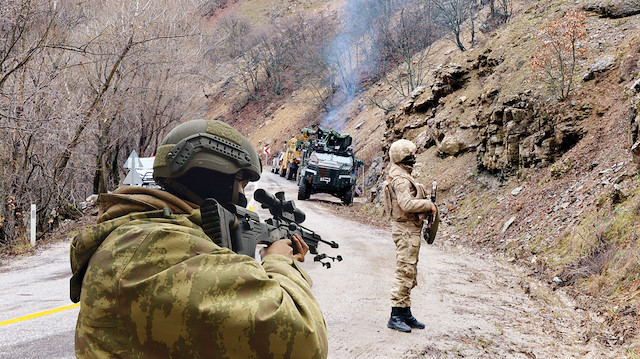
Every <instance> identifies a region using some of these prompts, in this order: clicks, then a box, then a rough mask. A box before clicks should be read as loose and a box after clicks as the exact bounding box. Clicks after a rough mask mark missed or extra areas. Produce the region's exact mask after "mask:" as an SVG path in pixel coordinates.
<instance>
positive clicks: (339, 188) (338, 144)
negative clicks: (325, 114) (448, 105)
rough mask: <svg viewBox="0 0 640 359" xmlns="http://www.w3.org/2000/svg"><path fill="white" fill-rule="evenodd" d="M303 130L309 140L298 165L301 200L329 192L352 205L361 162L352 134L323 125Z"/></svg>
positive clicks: (299, 195)
mask: <svg viewBox="0 0 640 359" xmlns="http://www.w3.org/2000/svg"><path fill="white" fill-rule="evenodd" d="M302 132H303V133H304V134H306V135H307V136H308V139H307V141H305V143H304V145H303V149H302V160H301V163H300V166H299V168H298V199H299V200H305V199H309V197H310V196H311V195H312V194H314V193H328V194H330V195H333V196H335V197H338V198H340V199H341V200H342V202H343V203H344V204H347V205H349V204H351V202H353V195H354V191H355V189H356V188H355V186H356V173H357V169H358V167H359V166H360V165H362V161H361V160H358V159H356V158H355V156H354V154H353V147H351V142H352V138H351V136H349V135H347V134H340V133H338V132H336V131H334V130H326V129H323V128H321V127H318V129H317V130H311V129H303V130H302Z"/></svg>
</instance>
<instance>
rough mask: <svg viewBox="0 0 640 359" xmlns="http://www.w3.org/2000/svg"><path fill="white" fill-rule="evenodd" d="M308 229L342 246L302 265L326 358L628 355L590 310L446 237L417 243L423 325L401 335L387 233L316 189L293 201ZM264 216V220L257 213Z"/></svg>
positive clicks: (272, 185)
mask: <svg viewBox="0 0 640 359" xmlns="http://www.w3.org/2000/svg"><path fill="white" fill-rule="evenodd" d="M259 186H260V187H263V188H266V189H267V190H269V191H272V192H274V191H276V190H278V189H280V190H284V191H285V193H286V195H287V198H290V199H295V198H296V197H295V196H296V192H295V191H296V189H297V187H296V186H295V183H294V182H291V181H286V180H285V179H283V178H280V177H279V176H277V175H273V174H270V173H266V174H265V175H264V176H263V179H262V180H261V182H260V183H259ZM296 203H297V205H298V207H299V208H301V209H302V210H304V211H305V212H307V213H308V214H311V215H308V216H307V217H308V219H307V221H306V222H305V223H304V225H305V226H306V227H308V228H310V229H313V230H315V231H316V232H318V233H319V234H321V235H322V236H323V238H327V239H331V240H335V241H336V242H338V243H339V244H340V248H338V249H331V248H328V247H327V246H323V245H320V247H319V249H320V250H325V251H326V253H327V254H329V255H332V256H334V255H336V254H340V255H341V256H342V257H343V258H344V260H343V261H342V262H337V263H334V264H333V266H332V268H331V269H325V268H323V267H322V266H321V265H319V264H318V263H313V262H310V260H311V258H309V256H308V258H309V260H308V261H307V262H305V263H304V265H305V268H306V269H307V270H308V271H309V273H310V274H311V276H312V278H313V281H314V287H313V291H314V294H315V296H316V298H317V299H318V301H319V302H320V305H321V307H322V309H323V312H324V315H325V319H326V322H327V327H328V331H329V349H330V355H329V357H330V358H335V359H338V358H492V359H493V358H526V359H532V358H537V359H542V358H626V357H627V356H626V355H625V349H624V348H623V347H622V346H616V347H607V346H605V345H603V344H602V343H601V341H600V340H601V339H602V338H605V337H606V334H604V333H601V332H599V331H598V330H599V327H600V325H599V323H598V318H597V316H596V315H594V313H586V312H584V311H580V310H576V309H574V307H575V306H574V305H573V303H572V301H571V300H569V299H568V298H567V297H565V296H563V295H562V294H561V293H558V292H552V291H550V290H549V289H548V288H547V287H546V286H544V285H541V284H539V283H537V282H535V281H533V280H532V279H530V278H527V276H526V274H525V273H524V272H523V271H521V270H519V269H517V268H516V267H514V266H512V265H510V264H509V263H505V262H501V261H499V260H496V259H495V258H493V257H492V256H490V255H488V254H483V253H469V252H468V251H467V250H465V248H464V247H462V246H457V245H456V243H455V241H454V240H452V239H450V238H447V235H446V232H447V228H446V227H441V232H440V234H439V235H440V237H439V238H438V240H437V242H436V243H435V244H434V245H427V244H426V243H424V242H423V245H422V248H421V251H420V261H419V264H418V266H419V278H418V283H419V284H418V286H417V287H416V288H415V289H414V290H413V292H412V301H413V304H412V311H413V313H414V315H415V316H416V317H417V318H419V319H420V320H422V321H423V322H424V323H425V324H426V326H427V328H426V329H424V330H415V329H414V330H413V331H412V332H411V333H408V334H405V333H400V332H397V331H393V330H390V329H387V327H386V322H387V320H388V318H389V314H390V310H391V308H390V300H389V291H390V288H391V280H392V278H393V270H394V265H395V252H394V251H395V248H394V244H393V242H392V241H391V234H390V232H389V231H387V230H381V229H377V228H373V227H370V226H367V225H363V224H360V223H357V222H353V221H350V220H348V219H345V218H341V217H337V216H335V215H334V214H333V213H334V212H335V208H336V206H339V205H340V204H339V200H338V199H337V198H335V199H334V198H332V197H330V196H327V195H313V196H312V197H311V199H310V200H309V201H296ZM261 218H266V216H263V215H261Z"/></svg>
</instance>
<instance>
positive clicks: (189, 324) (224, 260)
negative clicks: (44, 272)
mask: <svg viewBox="0 0 640 359" xmlns="http://www.w3.org/2000/svg"><path fill="white" fill-rule="evenodd" d="M100 206H101V211H100V214H99V217H98V224H97V225H96V226H95V227H93V228H91V229H88V230H85V231H84V232H82V233H81V234H79V235H78V236H77V237H75V238H74V239H73V242H72V244H71V268H72V271H73V277H72V278H71V299H72V300H73V301H74V302H78V301H80V302H81V307H80V314H79V315H78V322H77V324H76V356H77V357H79V358H113V357H122V358H326V356H327V329H326V325H325V322H324V318H323V315H322V312H321V311H320V308H319V306H318V303H317V302H316V300H315V299H314V297H313V295H312V294H311V290H310V288H311V280H310V279H309V277H308V275H307V274H306V273H305V272H304V271H303V270H302V269H301V268H300V267H299V266H298V264H297V262H296V261H294V260H292V259H290V258H287V257H284V256H280V255H269V256H266V257H265V258H263V263H262V265H260V263H258V262H257V261H256V260H254V259H253V258H251V257H248V256H243V255H237V254H235V253H234V252H232V251H231V250H229V249H227V248H222V247H219V246H218V245H216V244H214V243H213V242H212V241H211V240H210V239H209V238H208V237H207V236H206V235H205V234H204V232H203V231H202V229H201V228H200V225H201V218H200V210H199V209H197V208H195V207H196V206H194V205H192V204H190V203H188V202H184V201H182V200H180V199H178V198H177V197H174V196H172V195H171V194H169V193H167V192H164V191H160V190H152V189H144V188H139V187H121V188H119V189H117V190H116V191H115V192H114V193H113V194H109V195H103V196H101V199H100Z"/></svg>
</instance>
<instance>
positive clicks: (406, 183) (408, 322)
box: [385, 140, 436, 333]
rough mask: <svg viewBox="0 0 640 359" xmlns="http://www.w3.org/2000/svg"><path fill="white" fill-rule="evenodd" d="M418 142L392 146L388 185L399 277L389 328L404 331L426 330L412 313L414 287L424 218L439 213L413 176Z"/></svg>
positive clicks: (395, 286) (393, 294)
mask: <svg viewBox="0 0 640 359" xmlns="http://www.w3.org/2000/svg"><path fill="white" fill-rule="evenodd" d="M415 155H416V145H414V144H413V143H412V142H411V141H409V140H398V141H396V142H394V143H392V144H391V147H390V148H389V159H390V161H391V163H390V166H389V179H388V186H385V187H386V188H385V200H386V202H387V208H388V209H389V212H390V214H391V218H392V219H393V222H392V229H391V236H392V238H393V242H394V243H395V244H396V271H395V280H394V283H393V287H392V289H391V317H390V318H389V322H388V323H387V327H389V328H391V329H395V330H399V331H401V332H406V333H408V332H411V328H417V329H424V324H422V323H420V322H419V321H418V320H417V319H416V318H414V316H413V315H412V314H411V289H413V287H415V286H416V285H417V281H416V277H417V275H418V254H419V251H420V237H421V235H420V234H421V231H422V226H423V223H424V220H425V219H426V218H427V216H428V215H431V214H434V213H436V207H435V205H434V204H433V203H432V202H431V201H430V200H429V199H426V198H427V196H426V192H425V189H424V187H423V186H422V184H420V183H418V182H416V180H415V179H414V178H413V177H412V176H411V172H412V171H413V165H414V164H415V162H416V157H415Z"/></svg>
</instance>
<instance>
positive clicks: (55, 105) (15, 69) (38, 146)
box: [0, 0, 216, 244]
mask: <svg viewBox="0 0 640 359" xmlns="http://www.w3.org/2000/svg"><path fill="white" fill-rule="evenodd" d="M0 1H2V4H1V5H2V6H0V32H1V33H2V36H1V38H0V61H1V63H0V137H2V138H3V141H0V153H1V154H0V244H1V243H9V244H11V243H13V242H14V241H16V240H19V239H20V238H22V237H23V236H24V233H25V231H24V228H25V226H24V224H25V222H24V221H23V220H22V219H21V218H22V217H24V216H22V213H24V211H25V209H26V208H28V205H29V203H37V204H38V208H39V211H38V218H39V221H40V222H39V225H38V231H39V234H42V233H43V231H46V230H47V228H51V226H53V225H55V222H56V221H58V220H59V219H62V218H65V217H69V216H73V215H77V213H75V212H77V210H75V209H74V208H75V206H74V203H75V202H77V201H79V200H82V199H84V197H85V196H86V194H88V193H91V192H93V191H92V190H93V188H92V187H95V189H96V190H97V191H99V192H103V191H107V190H111V189H113V187H115V186H116V185H117V184H118V183H119V181H120V178H121V177H120V176H121V173H120V171H121V169H120V166H121V163H122V161H123V160H124V158H126V156H127V155H128V153H129V152H130V151H131V150H132V149H136V150H138V151H139V153H143V152H147V154H151V152H150V151H152V150H153V148H155V146H156V145H157V143H158V141H159V140H158V139H159V138H161V136H162V135H163V132H164V131H165V129H166V127H167V126H169V125H170V124H171V123H173V122H177V121H181V120H182V119H183V118H185V117H191V116H192V114H193V113H195V112H196V111H197V106H198V105H197V104H198V98H197V96H198V95H197V94H201V93H202V92H199V91H193V89H194V88H197V87H204V85H203V82H205V81H206V80H207V77H206V74H205V71H206V69H205V68H203V66H202V63H203V58H204V56H203V53H204V51H203V49H204V47H203V46H202V44H203V43H204V42H205V41H204V40H203V39H208V38H210V37H216V36H215V35H210V34H207V33H204V32H202V31H201V27H200V26H199V25H200V24H199V17H198V16H197V14H198V9H200V8H201V7H200V6H201V4H202V2H201V1H197V0H191V1H190V0H183V1H179V2H169V1H159V2H141V1H132V2H124V3H123V2H121V1H116V0H99V1H95V2H77V1H71V0H57V1H54V2H50V1H47V0H0ZM5 5H6V6H5ZM211 42H215V41H211ZM200 96H201V95H200ZM92 178H93V179H94V181H92ZM92 183H93V184H94V186H92Z"/></svg>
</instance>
